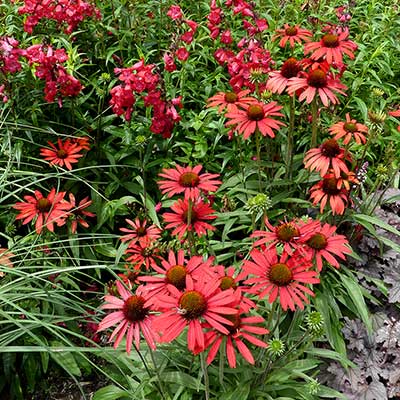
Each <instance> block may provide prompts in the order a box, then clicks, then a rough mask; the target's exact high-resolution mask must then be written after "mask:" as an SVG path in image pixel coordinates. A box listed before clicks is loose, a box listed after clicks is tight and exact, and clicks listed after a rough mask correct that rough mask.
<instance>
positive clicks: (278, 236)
mask: <svg viewBox="0 0 400 400" xmlns="http://www.w3.org/2000/svg"><path fill="white" fill-rule="evenodd" d="M265 225H266V226H267V228H268V229H269V231H254V232H253V233H252V234H251V235H250V237H252V238H253V237H261V239H258V240H257V241H256V242H254V243H253V246H261V245H265V244H267V243H268V246H267V248H266V249H267V250H268V249H271V248H273V247H275V246H277V245H278V244H281V245H283V251H284V252H286V253H288V254H289V255H291V254H292V253H293V250H296V249H298V248H299V238H300V236H301V225H299V224H298V223H297V222H296V221H290V222H281V223H280V224H279V225H278V226H276V227H274V226H273V225H271V224H270V223H269V221H268V219H267V218H265Z"/></svg>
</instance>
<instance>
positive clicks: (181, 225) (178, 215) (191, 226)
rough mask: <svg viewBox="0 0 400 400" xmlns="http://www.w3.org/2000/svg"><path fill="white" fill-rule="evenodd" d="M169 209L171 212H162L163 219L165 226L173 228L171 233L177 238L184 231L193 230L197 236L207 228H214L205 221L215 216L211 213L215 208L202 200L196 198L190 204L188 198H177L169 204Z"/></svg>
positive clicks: (181, 235)
mask: <svg viewBox="0 0 400 400" xmlns="http://www.w3.org/2000/svg"><path fill="white" fill-rule="evenodd" d="M171 209H172V211H173V212H172V213H169V212H167V213H164V214H163V218H164V221H165V222H167V225H166V227H165V228H166V229H169V228H173V229H174V230H173V231H172V234H173V235H177V236H178V237H179V239H181V238H182V237H183V235H184V234H185V233H186V232H193V231H195V232H196V234H197V235H198V236H203V235H205V234H206V233H207V230H211V231H213V230H215V227H213V226H212V225H210V224H208V223H207V222H206V221H209V220H213V219H215V218H217V216H216V215H213V214H214V213H215V210H213V209H212V208H211V207H210V205H209V204H207V203H204V202H203V201H202V200H198V201H196V202H194V203H192V205H191V206H190V205H189V200H188V199H184V200H182V199H179V200H178V201H176V202H175V203H174V204H173V205H172V206H171ZM189 209H190V220H189Z"/></svg>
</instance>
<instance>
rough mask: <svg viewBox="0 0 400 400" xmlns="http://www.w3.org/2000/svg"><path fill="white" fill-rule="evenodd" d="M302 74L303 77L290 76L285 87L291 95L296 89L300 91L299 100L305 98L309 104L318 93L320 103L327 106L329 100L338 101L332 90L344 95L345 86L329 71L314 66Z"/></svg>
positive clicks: (335, 102)
mask: <svg viewBox="0 0 400 400" xmlns="http://www.w3.org/2000/svg"><path fill="white" fill-rule="evenodd" d="M304 74H305V76H303V77H295V78H290V79H289V82H288V87H287V91H288V93H289V94H290V95H293V94H294V93H296V92H297V91H300V92H301V94H300V96H299V100H300V101H303V100H306V102H307V103H308V104H309V103H311V102H312V101H313V100H314V98H315V96H317V95H318V96H319V97H320V99H321V101H322V104H323V105H324V106H326V107H328V106H329V101H331V102H332V103H333V104H337V103H339V100H338V98H337V97H336V95H335V93H334V92H336V93H340V94H343V95H346V94H345V93H344V91H343V90H346V89H347V86H345V85H343V83H341V82H340V80H339V79H336V78H335V77H334V76H333V75H332V74H331V73H330V72H326V71H324V70H323V69H321V68H316V69H311V70H310V71H309V72H307V73H304ZM304 74H303V75H304Z"/></svg>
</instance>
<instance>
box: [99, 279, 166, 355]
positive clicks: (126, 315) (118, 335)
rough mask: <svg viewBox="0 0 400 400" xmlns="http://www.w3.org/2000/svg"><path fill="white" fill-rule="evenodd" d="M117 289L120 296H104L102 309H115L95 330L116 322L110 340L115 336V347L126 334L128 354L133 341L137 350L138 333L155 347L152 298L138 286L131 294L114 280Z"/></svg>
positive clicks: (156, 337) (105, 327) (103, 328)
mask: <svg viewBox="0 0 400 400" xmlns="http://www.w3.org/2000/svg"><path fill="white" fill-rule="evenodd" d="M116 286H117V291H118V293H119V295H120V296H121V298H119V297H116V296H111V295H106V296H105V297H104V299H105V301H106V303H105V304H104V305H102V306H101V308H102V309H103V310H105V309H106V310H110V309H111V310H116V311H113V312H112V313H111V314H108V315H107V316H106V317H105V318H104V319H103V320H102V321H101V322H100V324H99V326H98V328H97V332H100V331H103V330H105V329H107V328H110V327H111V326H113V325H116V324H118V326H117V327H116V328H115V329H114V331H113V333H112V334H111V336H110V339H109V341H110V342H111V341H112V340H113V339H114V338H115V342H114V348H115V349H116V348H117V347H118V345H119V344H120V342H121V341H122V339H123V337H124V336H125V335H126V351H127V353H128V354H129V353H130V352H131V349H132V344H133V341H135V347H136V349H137V350H139V348H140V333H142V335H143V336H144V338H145V340H146V342H147V344H148V345H149V347H150V348H151V349H153V350H154V349H155V348H156V344H155V341H156V340H157V339H158V335H157V333H156V332H155V330H154V329H153V327H152V322H153V320H154V318H155V315H153V314H151V311H152V307H153V299H152V297H151V296H149V295H147V294H146V293H143V292H142V291H141V290H140V288H138V289H137V290H136V293H135V294H133V293H132V292H131V291H130V290H128V289H126V288H125V287H124V286H123V285H122V283H121V282H120V281H117V282H116Z"/></svg>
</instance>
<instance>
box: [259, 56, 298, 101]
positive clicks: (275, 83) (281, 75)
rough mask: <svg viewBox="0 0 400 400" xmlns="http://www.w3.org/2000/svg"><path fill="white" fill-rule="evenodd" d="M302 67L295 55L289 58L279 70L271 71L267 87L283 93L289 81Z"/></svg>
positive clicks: (274, 91) (272, 90)
mask: <svg viewBox="0 0 400 400" xmlns="http://www.w3.org/2000/svg"><path fill="white" fill-rule="evenodd" d="M301 69H302V68H301V65H300V63H299V62H298V61H297V60H296V59H295V58H294V57H291V58H289V59H287V60H286V61H285V62H284V63H283V65H282V67H281V69H280V70H279V71H272V72H270V73H269V77H268V81H267V86H266V88H267V89H268V90H271V92H273V93H278V94H281V93H283V91H284V90H285V89H286V87H287V85H288V83H289V79H290V78H294V77H296V76H297V74H298V73H299V72H300V71H301Z"/></svg>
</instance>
